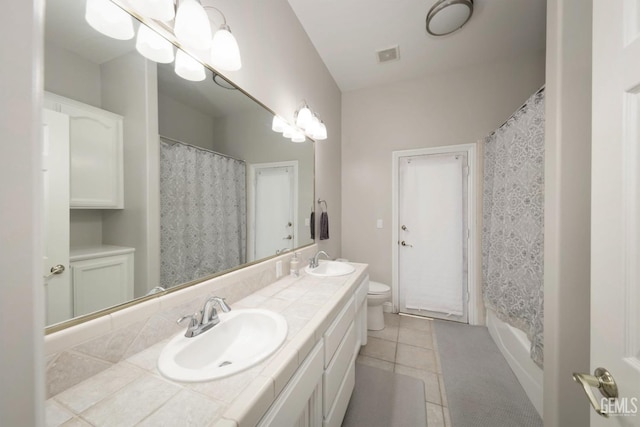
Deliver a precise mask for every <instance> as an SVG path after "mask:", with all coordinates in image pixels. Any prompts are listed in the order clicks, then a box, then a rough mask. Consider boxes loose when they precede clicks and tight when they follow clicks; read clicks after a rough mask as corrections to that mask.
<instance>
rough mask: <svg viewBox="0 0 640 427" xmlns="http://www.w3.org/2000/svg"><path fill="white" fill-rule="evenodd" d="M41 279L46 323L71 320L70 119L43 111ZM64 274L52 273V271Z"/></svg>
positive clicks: (59, 114)
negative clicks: (42, 247)
mask: <svg viewBox="0 0 640 427" xmlns="http://www.w3.org/2000/svg"><path fill="white" fill-rule="evenodd" d="M42 130H43V144H42V177H43V181H44V186H43V187H44V203H43V206H42V207H43V217H42V220H43V224H42V226H43V235H44V242H43V243H44V257H43V269H42V272H43V274H42V275H43V276H44V277H46V278H45V279H44V284H45V295H46V301H47V305H46V310H47V313H46V318H47V324H48V325H51V324H53V323H58V322H62V321H64V320H67V319H71V318H72V317H73V310H72V304H71V271H70V269H69V116H67V115H66V114H62V113H58V112H56V111H51V110H47V109H45V110H44V111H43V126H42ZM57 265H62V266H64V268H65V269H64V271H62V272H61V273H59V274H51V271H52V268H54V267H55V266H57Z"/></svg>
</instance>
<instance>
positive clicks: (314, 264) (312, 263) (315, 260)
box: [309, 251, 331, 268]
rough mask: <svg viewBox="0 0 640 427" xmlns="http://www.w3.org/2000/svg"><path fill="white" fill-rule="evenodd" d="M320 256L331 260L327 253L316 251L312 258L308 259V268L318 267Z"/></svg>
mask: <svg viewBox="0 0 640 427" xmlns="http://www.w3.org/2000/svg"><path fill="white" fill-rule="evenodd" d="M320 255H324V256H326V257H327V259H331V257H330V256H329V254H328V253H326V252H325V251H318V252H317V253H316V254H315V255H314V256H313V258H309V268H316V267H317V266H318V258H319V257H320Z"/></svg>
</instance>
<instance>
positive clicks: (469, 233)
mask: <svg viewBox="0 0 640 427" xmlns="http://www.w3.org/2000/svg"><path fill="white" fill-rule="evenodd" d="M470 238H471V229H470V228H467V240H469V239H470Z"/></svg>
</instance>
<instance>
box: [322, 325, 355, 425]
mask: <svg viewBox="0 0 640 427" xmlns="http://www.w3.org/2000/svg"><path fill="white" fill-rule="evenodd" d="M355 344H356V328H355V325H354V324H353V323H352V324H351V327H349V330H348V331H347V334H346V335H345V337H344V339H343V340H342V342H341V343H340V347H339V348H338V350H337V351H336V355H335V356H334V358H333V360H332V361H331V363H330V364H329V366H328V367H327V369H326V370H325V372H324V375H323V378H322V380H323V381H322V393H323V400H322V402H323V404H322V406H323V415H324V416H325V417H326V416H328V415H329V410H330V409H331V407H332V406H333V401H334V400H335V398H336V395H337V394H338V390H339V389H340V384H341V383H342V380H343V379H344V375H345V372H346V371H347V370H348V369H349V362H351V361H352V360H353V355H354V354H355V353H354V347H355Z"/></svg>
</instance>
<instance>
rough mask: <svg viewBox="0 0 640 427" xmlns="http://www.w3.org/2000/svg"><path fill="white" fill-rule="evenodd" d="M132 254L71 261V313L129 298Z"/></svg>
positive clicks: (103, 307)
mask: <svg viewBox="0 0 640 427" xmlns="http://www.w3.org/2000/svg"><path fill="white" fill-rule="evenodd" d="M133 268H134V266H133V254H126V255H115V256H108V257H102V258H95V259H88V260H83V261H74V262H72V263H71V270H72V272H73V275H72V281H73V297H74V298H73V307H74V316H81V315H83V314H87V313H93V312H94V311H98V310H102V309H105V308H107V307H111V306H114V305H117V304H121V303H123V302H126V301H129V300H131V299H133Z"/></svg>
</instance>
